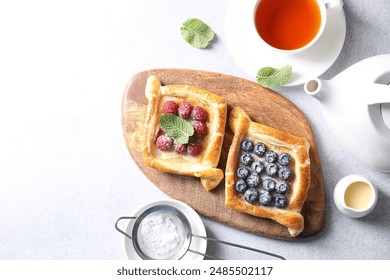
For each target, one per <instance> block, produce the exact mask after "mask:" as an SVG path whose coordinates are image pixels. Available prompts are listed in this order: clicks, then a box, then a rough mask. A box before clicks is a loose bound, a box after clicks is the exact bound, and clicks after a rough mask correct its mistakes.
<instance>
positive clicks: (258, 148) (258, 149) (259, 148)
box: [254, 142, 266, 157]
mask: <svg viewBox="0 0 390 280" xmlns="http://www.w3.org/2000/svg"><path fill="white" fill-rule="evenodd" d="M265 151H266V147H265V145H264V143H261V142H259V143H257V144H256V145H255V148H254V152H255V155H257V156H259V157H261V156H263V155H264V154H265Z"/></svg>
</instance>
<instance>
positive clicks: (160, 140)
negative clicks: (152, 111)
mask: <svg viewBox="0 0 390 280" xmlns="http://www.w3.org/2000/svg"><path fill="white" fill-rule="evenodd" d="M172 144H173V140H172V138H171V137H170V136H169V135H166V134H162V135H160V136H158V137H157V139H156V146H157V148H158V149H159V150H161V151H168V150H169V149H170V148H171V147H172Z"/></svg>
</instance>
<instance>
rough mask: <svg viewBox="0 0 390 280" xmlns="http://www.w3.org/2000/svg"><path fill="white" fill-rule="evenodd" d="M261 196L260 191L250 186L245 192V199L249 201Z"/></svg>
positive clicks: (251, 201)
mask: <svg viewBox="0 0 390 280" xmlns="http://www.w3.org/2000/svg"><path fill="white" fill-rule="evenodd" d="M258 198H259V193H258V192H257V190H256V189H254V188H249V189H247V190H246V191H245V193H244V199H245V200H246V201H247V202H249V203H253V202H255V201H256V200H257V199H258Z"/></svg>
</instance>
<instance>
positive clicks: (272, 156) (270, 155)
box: [265, 151, 278, 163]
mask: <svg viewBox="0 0 390 280" xmlns="http://www.w3.org/2000/svg"><path fill="white" fill-rule="evenodd" d="M277 158H278V154H277V153H275V152H274V151H268V152H266V153H265V161H266V162H268V163H273V162H275V161H276V159H277Z"/></svg>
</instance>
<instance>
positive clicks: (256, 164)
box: [252, 160, 264, 174]
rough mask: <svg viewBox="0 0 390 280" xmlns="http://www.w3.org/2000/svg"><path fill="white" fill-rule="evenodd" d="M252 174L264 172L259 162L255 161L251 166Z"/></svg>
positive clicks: (262, 165)
mask: <svg viewBox="0 0 390 280" xmlns="http://www.w3.org/2000/svg"><path fill="white" fill-rule="evenodd" d="M252 168H253V172H256V173H257V174H261V172H263V170H264V164H262V163H261V162H260V161H259V160H256V161H254V162H253V164H252Z"/></svg>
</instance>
